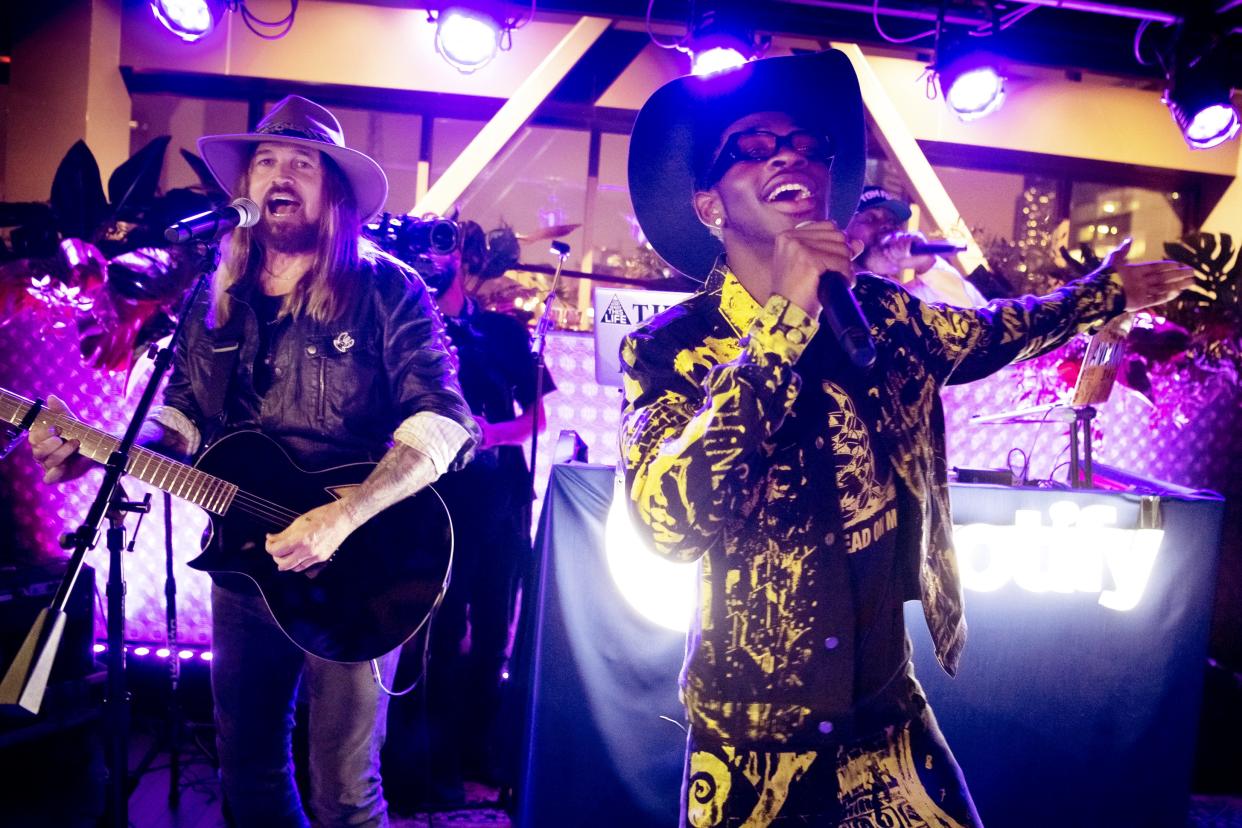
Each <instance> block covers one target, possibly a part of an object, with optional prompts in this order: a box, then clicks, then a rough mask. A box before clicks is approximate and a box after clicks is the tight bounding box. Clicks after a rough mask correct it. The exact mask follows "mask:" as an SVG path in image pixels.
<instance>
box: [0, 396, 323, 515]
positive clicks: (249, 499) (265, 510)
mask: <svg viewBox="0 0 1242 828" xmlns="http://www.w3.org/2000/svg"><path fill="white" fill-rule="evenodd" d="M17 413H20V405H19V406H18V412H17ZM41 414H42V415H43V416H45V417H46V418H47V420H50V421H51V422H49V425H52V426H55V427H56V428H57V430H58V431H62V432H63V430H65V429H66V427H68V429H69V430H72V431H78V430H79V428H80V429H81V430H82V431H84V432H85V434H84V435H83V436H84V437H90V438H94V439H95V440H102V443H103V445H100V446H97V447H96V448H97V449H98V448H102V447H103V446H104V445H107V444H108V443H110V442H111V443H116V442H117V440H116V438H115V437H113V436H112V435H109V434H104V433H102V432H99V431H98V430H97V429H94V428H92V427H90V426H88V425H87V424H86V423H82V422H80V421H78V420H76V419H73V418H70V417H68V416H67V415H64V414H61V413H59V412H53V411H47V410H46V409H44V412H41ZM14 416H16V414H15V415H14ZM75 426H76V427H78V428H75ZM135 449H136V452H137V453H138V454H146V455H148V456H149V457H154V458H155V462H157V463H159V464H169V465H171V466H172V467H173V468H185V469H187V470H189V471H190V472H193V473H196V474H199V475H202V476H204V477H206V478H208V479H212V480H220V479H221V478H217V477H215V476H214V475H209V474H207V473H206V472H204V471H202V470H200V469H196V468H194V467H193V466H189V465H186V464H184V463H179V462H177V461H175V460H172V459H171V458H167V457H164V456H162V455H161V454H159V452H155V451H152V450H150V449H147V448H145V447H142V446H136V447H135ZM157 488H162V487H157ZM183 499H185V498H183ZM191 500H192V499H191ZM231 505H235V506H237V507H238V508H239V509H241V510H242V511H244V512H246V513H248V514H250V515H253V516H255V517H257V518H259V519H260V520H263V521H265V522H267V523H269V524H271V525H273V526H275V527H277V528H280V529H284V528H286V527H288V526H289V524H291V523H293V521H294V520H296V519H297V518H298V517H299V515H300V513H299V512H295V511H292V510H291V509H286V508H285V507H283V506H281V505H280V504H279V503H275V502H273V501H271V500H267V499H266V498H262V497H259V496H257V495H253V494H250V493H249V492H247V491H244V490H243V489H238V490H237V491H236V493H235V494H234V495H233V498H232V501H231Z"/></svg>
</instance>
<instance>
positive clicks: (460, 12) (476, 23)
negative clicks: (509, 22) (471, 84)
mask: <svg viewBox="0 0 1242 828" xmlns="http://www.w3.org/2000/svg"><path fill="white" fill-rule="evenodd" d="M500 29H501V27H500V24H499V23H497V22H496V19H495V18H493V17H492V16H491V15H489V14H486V13H485V12H481V11H475V10H473V9H463V8H452V9H447V10H445V11H444V12H442V13H441V14H440V16H439V17H438V18H437V20H436V52H438V53H439V55H440V57H442V58H444V60H445V61H446V62H447V63H448V64H449V66H452V67H453V68H454V69H456V70H457V71H458V72H461V73H462V74H463V75H469V74H470V73H472V72H476V71H478V70H479V69H482V68H483V67H484V66H486V65H487V64H489V63H491V62H492V58H494V57H496V52H498V51H499V50H500Z"/></svg>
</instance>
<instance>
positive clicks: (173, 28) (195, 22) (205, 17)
mask: <svg viewBox="0 0 1242 828" xmlns="http://www.w3.org/2000/svg"><path fill="white" fill-rule="evenodd" d="M151 13H152V14H154V15H155V19H156V20H158V21H160V23H162V24H163V25H164V28H166V29H168V31H170V32H172V33H173V34H175V35H176V36H177V37H179V38H181V39H182V40H184V41H185V42H186V43H193V42H194V41H196V40H202V39H203V38H204V37H206V36H207V35H209V34H211V32H212V30H213V29H215V27H216V23H218V22H219V20H220V17H221V16H222V15H223V13H224V3H223V2H222V0H151Z"/></svg>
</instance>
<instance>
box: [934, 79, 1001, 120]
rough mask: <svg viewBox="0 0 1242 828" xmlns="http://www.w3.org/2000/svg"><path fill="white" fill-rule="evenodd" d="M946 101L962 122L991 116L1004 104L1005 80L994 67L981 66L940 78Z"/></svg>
mask: <svg viewBox="0 0 1242 828" xmlns="http://www.w3.org/2000/svg"><path fill="white" fill-rule="evenodd" d="M940 83H941V90H942V91H943V92H944V99H945V102H946V103H947V104H948V105H949V108H950V109H952V110H953V111H954V112H955V113H956V114H957V117H959V118H961V119H962V120H963V121H974V120H977V119H979V118H982V117H984V116H985V115H990V114H991V113H993V112H995V111H996V110H998V109H1000V106H1001V104H1002V103H1004V101H1005V79H1004V78H1002V77H1001V76H1000V74H999V73H998V72H997V71H996V69H995V68H994V67H992V66H980V67H978V68H975V69H969V70H967V71H965V72H961V73H960V74H956V75H953V76H949V77H946V76H945V75H944V74H942V75H941V80H940Z"/></svg>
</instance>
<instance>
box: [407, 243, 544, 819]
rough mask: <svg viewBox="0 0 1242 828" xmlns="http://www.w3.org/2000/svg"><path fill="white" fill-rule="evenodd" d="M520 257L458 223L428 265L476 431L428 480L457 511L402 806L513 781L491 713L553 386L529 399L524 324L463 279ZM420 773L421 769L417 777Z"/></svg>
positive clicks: (496, 705) (525, 556)
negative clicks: (482, 301)
mask: <svg viewBox="0 0 1242 828" xmlns="http://www.w3.org/2000/svg"><path fill="white" fill-rule="evenodd" d="M489 238H490V240H491V242H492V244H491V245H489V243H488V242H489ZM508 240H512V244H511V247H509V246H507V245H506V242H507V241H508ZM517 253H518V250H517V247H516V239H514V238H513V236H512V234H511V233H509V234H506V233H505V231H504V230H503V229H502V230H500V231H493V233H492V234H490V236H489V235H488V234H485V233H484V231H483V230H482V228H481V227H480V226H479V225H478V224H476V223H474V222H470V221H465V222H462V223H461V244H460V247H459V249H458V250H457V251H454V252H453V253H451V254H448V255H445V256H435V255H432V256H430V257H429V262H430V269H428V268H427V267H424V270H426V273H425V275H426V279H427V283H428V285H429V286H430V287H431V289H432V291H433V292H434V293H435V297H436V304H437V305H438V306H439V308H440V311H441V313H443V314H444V319H445V326H446V328H447V330H448V334H449V338H450V340H451V342H452V350H453V353H454V354H455V356H456V358H457V360H458V362H459V364H460V379H461V386H462V391H463V393H464V394H465V396H466V401H467V403H468V404H469V405H470V410H471V412H472V413H473V416H474V419H475V422H476V423H477V424H478V428H479V433H480V434H481V435H482V436H481V439H480V441H479V443H478V445H477V446H476V447H475V455H474V459H473V460H472V461H471V462H470V463H469V464H468V465H467V466H466V467H465V468H463V469H461V470H459V471H456V472H452V473H450V474H446V475H445V476H444V477H442V478H440V480H439V481H437V483H436V490H437V491H438V492H439V493H440V496H441V497H443V498H444V501H445V504H446V505H447V506H448V508H449V513H450V514H451V515H452V516H453V528H454V552H453V578H452V581H451V583H450V584H449V590H448V593H447V595H446V596H445V600H444V604H443V605H442V606H441V608H440V610H439V612H438V613H437V614H436V616H435V620H434V622H433V624H432V630H431V653H430V661H429V665H428V671H427V687H426V694H427V695H426V708H425V711H420V710H418V709H414V710H405V711H402V713H401V714H400V715H401V716H403V717H405V718H407V719H412V720H413V721H412V722H410V723H411V724H414V723H415V722H417V719H418V718H419V714H420V713H423V712H425V718H424V720H423V721H422V723H421V727H420V726H417V725H416V724H415V726H414V727H413V728H412V729H413V730H414V731H415V732H419V731H420V730H421V732H422V734H423V735H422V736H420V738H419V739H418V740H417V742H416V744H415V754H417V752H418V750H417V749H418V748H420V747H421V748H425V751H424V753H425V755H423V756H421V757H419V756H416V755H415V756H411V755H408V754H407V755H405V756H403V757H401V758H400V759H398V758H397V757H395V756H394V759H393V761H394V762H400V763H402V765H403V767H404V768H405V773H406V775H407V776H411V775H412V776H413V777H414V778H416V779H421V780H423V781H424V782H425V783H426V788H427V789H426V790H424V791H421V792H416V795H415V797H414V798H413V799H414V801H411V802H404V801H403V802H401V803H399V807H400V808H403V809H411V808H412V807H426V808H436V809H443V808H449V807H452V806H455V805H460V804H462V803H463V802H464V797H465V791H464V785H463V782H464V780H465V779H472V780H475V781H479V782H483V783H486V784H488V785H501V786H503V783H506V782H512V781H515V780H512V779H507V778H505V777H506V772H507V765H508V763H507V762H506V757H504V756H501V755H500V753H501V752H502V751H501V745H502V744H503V745H505V746H506V747H508V746H510V745H512V744H513V743H515V742H516V738H513V737H512V734H505V733H502V732H501V731H503V729H504V726H505V725H506V724H508V722H505V721H501V719H500V716H499V714H500V712H501V708H502V696H503V693H502V690H503V681H502V671H503V669H504V667H505V664H506V659H507V653H508V647H509V631H510V627H511V625H512V623H513V620H514V612H515V607H516V604H515V599H516V596H517V586H518V580H519V575H520V573H521V572H522V571H524V570H525V568H526V565H527V563H528V561H529V558H530V555H531V502H532V496H533V489H532V486H531V481H530V473H529V470H528V468H527V465H526V457H525V452H524V446H525V444H526V443H527V441H529V440H530V437H531V434H532V433H533V429H534V427H535V424H536V422H537V423H538V428H539V431H540V433H542V432H543V429H544V424H545V423H544V410H543V398H542V395H546V394H548V393H550V392H552V391H554V390H556V385H555V384H554V383H553V382H552V378H551V376H550V375H549V374H548V373H547V372H546V370H545V373H544V377H543V383H542V387H541V388H540V396H538V397H537V396H536V389H535V385H536V383H535V379H536V365H535V358H534V355H533V354H532V352H531V340H530V335H529V333H528V332H527V330H526V327H525V326H524V325H523V324H522V323H521V322H520V321H519V320H517V319H516V318H514V317H512V316H508V315H506V314H503V313H497V312H495V311H489V310H486V309H484V308H482V307H481V306H480V305H479V303H478V302H477V301H476V300H475V299H474V297H473V296H472V295H471V293H470V291H469V290H468V288H467V282H468V281H469V282H470V283H471V284H477V283H478V281H479V280H481V279H487V278H491V277H493V276H499V275H501V274H503V273H504V271H505V270H507V269H508V267H509V266H511V265H512V264H515V263H516V262H517ZM418 706H420V703H419V702H415V704H414V707H415V708H417V707H418ZM505 707H506V708H507V705H506V706H505ZM406 747H407V748H408V747H409V746H408V745H407V746H406ZM421 767H425V768H426V771H425V772H420V771H419V770H417V769H418V768H421ZM411 770H413V773H412V774H411Z"/></svg>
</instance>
